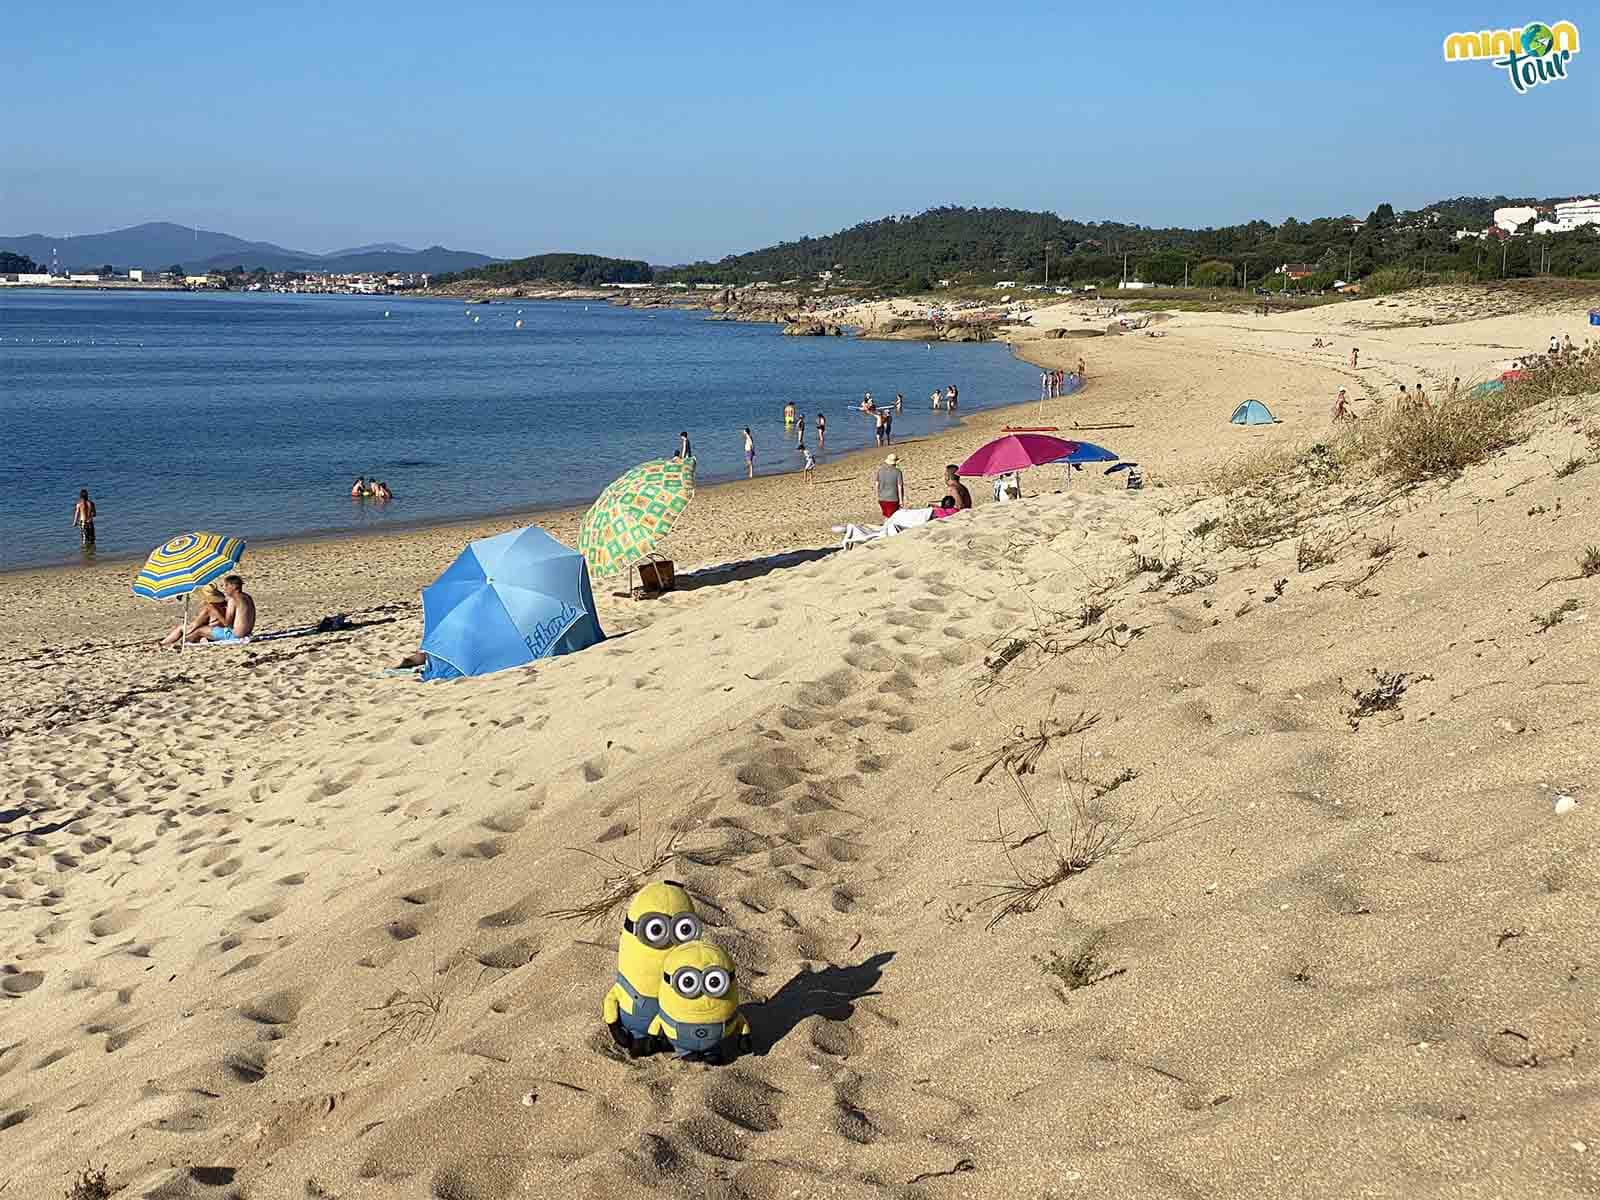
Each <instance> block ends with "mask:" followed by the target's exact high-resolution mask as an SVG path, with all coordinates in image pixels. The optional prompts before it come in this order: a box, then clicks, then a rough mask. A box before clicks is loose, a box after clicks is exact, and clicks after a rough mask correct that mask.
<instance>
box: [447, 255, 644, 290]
mask: <svg viewBox="0 0 1600 1200" xmlns="http://www.w3.org/2000/svg"><path fill="white" fill-rule="evenodd" d="M651 277H652V271H651V269H650V264H649V263H647V262H643V261H640V260H638V259H625V258H605V257H602V256H601V255H598V254H534V255H530V256H529V257H527V258H514V259H510V260H508V261H506V262H496V263H487V264H485V265H484V266H481V267H475V268H473V269H472V270H469V271H461V272H459V273H457V274H455V275H445V276H441V277H439V278H438V279H436V280H434V283H435V285H442V284H447V283H456V282H460V281H462V280H481V281H482V282H484V283H488V284H493V285H498V286H502V287H504V286H510V285H513V284H519V283H568V284H575V285H581V286H585V287H594V286H597V285H599V284H602V283H649V282H650V280H651Z"/></svg>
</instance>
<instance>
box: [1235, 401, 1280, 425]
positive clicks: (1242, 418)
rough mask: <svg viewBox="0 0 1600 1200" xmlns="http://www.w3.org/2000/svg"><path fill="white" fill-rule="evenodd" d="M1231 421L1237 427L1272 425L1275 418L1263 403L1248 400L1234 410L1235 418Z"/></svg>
mask: <svg viewBox="0 0 1600 1200" xmlns="http://www.w3.org/2000/svg"><path fill="white" fill-rule="evenodd" d="M1229 420H1231V421H1232V422H1233V423H1234V424H1235V425H1271V424H1272V422H1273V420H1274V418H1273V415H1272V414H1271V413H1270V412H1268V411H1267V406H1266V405H1265V404H1263V403H1261V401H1259V400H1246V401H1245V402H1244V403H1243V404H1241V405H1239V407H1238V408H1236V409H1234V410H1233V416H1232V417H1230V418H1229Z"/></svg>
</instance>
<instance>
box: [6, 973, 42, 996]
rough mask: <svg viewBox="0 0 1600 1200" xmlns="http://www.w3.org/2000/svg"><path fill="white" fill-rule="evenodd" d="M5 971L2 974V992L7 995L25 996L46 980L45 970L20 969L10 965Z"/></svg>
mask: <svg viewBox="0 0 1600 1200" xmlns="http://www.w3.org/2000/svg"><path fill="white" fill-rule="evenodd" d="M5 971H6V974H5V975H4V976H0V992H3V993H5V994H6V995H7V996H25V995H27V994H28V993H29V992H31V991H33V989H34V988H36V987H38V986H39V985H40V984H41V983H43V982H44V972H43V971H19V970H17V969H16V968H15V967H10V966H8V967H6V968H5Z"/></svg>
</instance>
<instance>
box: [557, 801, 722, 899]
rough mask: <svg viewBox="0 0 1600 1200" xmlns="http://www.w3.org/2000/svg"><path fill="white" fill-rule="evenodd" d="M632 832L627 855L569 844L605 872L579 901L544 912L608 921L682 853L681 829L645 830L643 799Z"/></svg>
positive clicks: (573, 849)
mask: <svg viewBox="0 0 1600 1200" xmlns="http://www.w3.org/2000/svg"><path fill="white" fill-rule="evenodd" d="M705 791H706V788H705V787H702V788H701V789H700V793H699V795H697V796H696V797H695V799H696V800H698V799H699V798H700V796H701V795H704V794H705ZM633 832H634V839H633V849H632V851H631V852H630V853H629V854H628V856H627V857H624V856H623V854H621V853H615V854H599V853H596V852H595V851H593V850H590V849H587V848H586V847H583V846H568V847H567V849H568V850H570V851H572V853H574V854H582V855H585V856H586V857H588V858H592V859H594V861H595V862H597V863H599V864H600V865H601V867H602V868H603V870H604V874H603V875H602V876H601V878H600V881H599V882H598V883H597V884H595V885H594V887H593V888H592V889H591V890H590V891H589V893H588V894H587V895H585V896H584V897H583V898H582V899H581V900H579V901H578V902H577V903H576V904H573V905H570V906H569V907H566V908H552V909H550V910H549V911H547V912H546V913H545V914H544V915H545V916H547V917H554V918H556V920H558V921H577V922H578V923H579V924H580V925H597V926H598V925H605V924H607V923H608V922H609V921H610V920H611V919H612V918H613V917H614V916H616V914H617V911H618V910H619V909H621V908H622V907H623V906H624V905H626V904H627V903H628V901H629V900H630V899H632V897H633V894H634V893H635V892H637V891H638V890H639V889H640V888H641V887H643V886H644V885H645V884H646V883H648V882H650V880H651V879H653V878H656V877H657V876H659V875H661V874H662V873H663V872H664V871H665V870H666V869H667V868H668V867H670V866H671V865H672V864H673V863H675V862H677V861H678V860H679V859H680V858H681V857H682V853H681V852H680V851H679V849H678V838H679V837H680V836H681V835H680V833H679V831H678V830H676V829H667V830H661V829H657V830H656V832H655V833H653V834H650V835H648V836H647V835H646V834H645V829H644V802H643V800H641V801H640V802H639V811H638V816H637V821H636V824H635V825H634V827H633Z"/></svg>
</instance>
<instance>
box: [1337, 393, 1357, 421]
mask: <svg viewBox="0 0 1600 1200" xmlns="http://www.w3.org/2000/svg"><path fill="white" fill-rule="evenodd" d="M1333 419H1334V421H1336V422H1337V421H1353V420H1355V414H1354V413H1352V412H1351V411H1350V397H1349V396H1347V395H1346V394H1345V390H1344V389H1343V388H1340V389H1339V394H1338V395H1337V396H1335V397H1334V398H1333Z"/></svg>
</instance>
